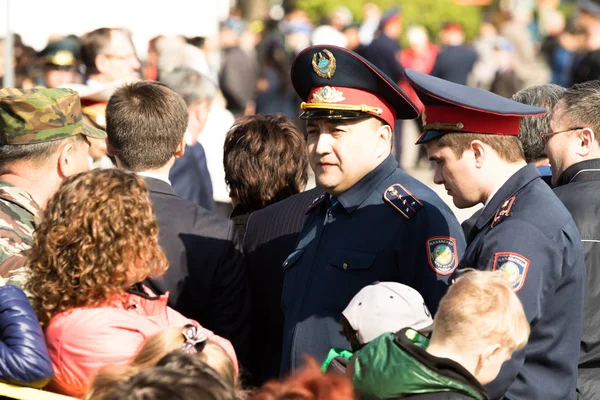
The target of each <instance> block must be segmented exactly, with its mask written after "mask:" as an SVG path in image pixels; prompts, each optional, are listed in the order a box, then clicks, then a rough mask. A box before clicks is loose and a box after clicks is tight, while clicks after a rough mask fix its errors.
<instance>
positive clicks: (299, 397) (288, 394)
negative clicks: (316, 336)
mask: <svg viewBox="0 0 600 400" xmlns="http://www.w3.org/2000/svg"><path fill="white" fill-rule="evenodd" d="M354 398H355V396H354V390H353V389H352V383H351V382H350V380H349V379H348V378H346V377H345V376H341V375H337V374H327V375H325V374H323V373H322V372H321V369H320V368H319V366H318V365H317V363H316V362H315V360H313V359H307V363H306V366H305V367H304V368H303V369H302V370H300V371H299V372H297V373H295V374H293V375H291V376H289V377H288V378H286V379H285V380H284V381H283V382H278V381H275V380H273V381H269V382H267V383H265V384H264V385H263V386H262V388H261V389H260V391H259V392H258V393H257V394H255V395H254V396H253V397H252V400H290V399H293V400H352V399H354Z"/></svg>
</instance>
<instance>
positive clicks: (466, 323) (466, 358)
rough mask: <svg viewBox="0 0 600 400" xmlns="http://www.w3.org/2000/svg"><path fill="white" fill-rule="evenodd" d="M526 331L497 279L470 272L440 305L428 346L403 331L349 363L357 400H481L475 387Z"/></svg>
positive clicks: (517, 306)
mask: <svg viewBox="0 0 600 400" xmlns="http://www.w3.org/2000/svg"><path fill="white" fill-rule="evenodd" d="M529 330H530V328H529V323H528V322H527V318H526V317H525V312H524V311H523V306H522V304H521V302H520V300H519V298H518V297H517V296H516V294H515V293H514V292H513V290H512V287H511V285H510V284H509V283H508V282H507V281H506V280H505V279H504V278H503V273H502V272H498V271H470V272H467V273H465V274H464V275H462V276H461V277H459V278H458V279H457V280H456V282H455V283H454V284H453V285H452V286H451V287H450V289H449V290H448V293H447V294H446V295H445V296H444V297H443V298H442V300H441V301H440V306H439V309H438V311H437V313H436V315H435V318H434V321H433V332H432V336H431V339H430V340H429V339H427V338H426V337H425V336H423V335H422V334H420V333H419V332H417V331H415V330H413V329H410V328H405V329H402V330H400V331H399V332H397V333H395V334H393V333H388V334H384V335H382V336H380V337H378V338H377V339H375V340H373V341H372V342H371V343H369V344H368V345H366V346H365V347H364V348H363V349H362V350H360V351H358V352H357V353H356V354H355V355H354V357H353V358H352V360H351V362H350V371H349V373H350V374H352V375H353V378H352V379H353V384H354V388H355V390H356V391H357V392H358V393H359V394H360V395H361V398H376V399H419V400H427V399H453V400H454V399H457V400H458V399H477V400H487V399H488V394H487V392H486V390H485V388H484V387H483V385H486V384H488V383H490V382H491V381H493V380H494V379H495V378H496V376H497V375H498V373H499V372H500V368H501V367H502V364H503V363H504V362H506V361H508V360H509V359H510V357H511V355H512V353H513V352H514V351H517V350H520V349H522V348H523V347H524V346H525V344H526V343H527V340H528V338H529Z"/></svg>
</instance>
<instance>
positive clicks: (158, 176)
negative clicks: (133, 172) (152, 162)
mask: <svg viewBox="0 0 600 400" xmlns="http://www.w3.org/2000/svg"><path fill="white" fill-rule="evenodd" d="M137 174H138V175H139V176H144V177H146V178H154V179H158V180H159V181H163V182H165V183H168V184H169V186H173V185H172V184H171V181H170V180H169V177H168V176H164V175H161V174H156V173H154V172H147V171H144V172H137Z"/></svg>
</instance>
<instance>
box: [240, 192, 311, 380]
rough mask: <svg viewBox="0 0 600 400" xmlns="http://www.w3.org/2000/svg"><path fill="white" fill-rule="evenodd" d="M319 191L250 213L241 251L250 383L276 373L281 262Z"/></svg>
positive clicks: (295, 196) (278, 351)
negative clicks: (247, 296)
mask: <svg viewBox="0 0 600 400" xmlns="http://www.w3.org/2000/svg"><path fill="white" fill-rule="evenodd" d="M322 193H323V190H322V189H320V188H314V189H311V190H308V191H306V192H302V193H298V194H296V195H294V196H291V197H288V198H287V199H285V200H282V201H279V202H277V203H275V204H272V205H270V206H268V207H266V208H263V209H262V210H258V211H255V212H254V213H252V214H251V216H250V219H249V220H248V224H247V226H246V236H245V239H244V253H245V254H246V265H247V266H248V275H249V278H250V288H251V291H252V333H251V338H252V340H251V342H252V343H259V345H257V346H252V349H251V350H250V351H251V364H250V367H249V368H250V372H251V374H252V383H253V384H255V385H260V384H262V383H263V382H265V381H267V380H268V379H270V378H276V377H277V376H278V375H279V363H280V360H281V343H282V340H281V338H282V335H283V313H282V312H281V290H282V287H283V267H282V264H283V262H284V261H285V259H286V258H287V256H288V255H289V254H290V253H291V252H292V250H294V247H296V243H297V242H298V235H299V234H300V231H301V230H302V225H303V223H304V220H305V215H304V211H306V209H307V208H308V207H309V205H310V203H312V201H313V200H314V199H316V198H317V197H319V196H320V195H321V194H322Z"/></svg>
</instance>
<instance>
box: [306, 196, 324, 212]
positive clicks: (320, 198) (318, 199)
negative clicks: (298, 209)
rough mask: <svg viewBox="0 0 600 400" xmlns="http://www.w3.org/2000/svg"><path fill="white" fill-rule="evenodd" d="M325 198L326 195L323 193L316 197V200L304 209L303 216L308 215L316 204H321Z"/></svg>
mask: <svg viewBox="0 0 600 400" xmlns="http://www.w3.org/2000/svg"><path fill="white" fill-rule="evenodd" d="M326 196H327V193H323V194H322V195H320V196H319V197H317V198H316V199H314V200H313V202H312V203H310V206H308V208H307V209H306V211H304V215H306V214H308V213H309V212H310V211H311V210H312V209H313V208H315V207H316V206H317V205H318V204H321V202H322V201H323V200H324V199H325V197H326Z"/></svg>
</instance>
